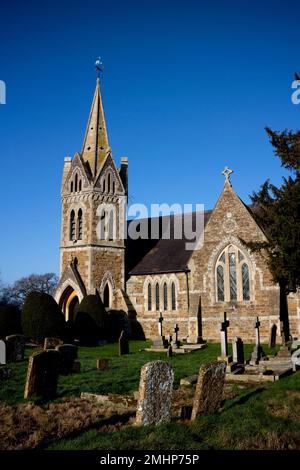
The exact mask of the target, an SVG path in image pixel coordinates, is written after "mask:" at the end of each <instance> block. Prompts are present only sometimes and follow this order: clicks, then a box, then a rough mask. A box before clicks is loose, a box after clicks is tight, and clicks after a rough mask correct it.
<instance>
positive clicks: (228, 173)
mask: <svg viewBox="0 0 300 470" xmlns="http://www.w3.org/2000/svg"><path fill="white" fill-rule="evenodd" d="M231 173H233V170H230V168H228V166H225V168H224V170H223V171H222V175H224V176H225V178H226V180H225V181H226V182H227V181H228V183H229V184H230V175H231Z"/></svg>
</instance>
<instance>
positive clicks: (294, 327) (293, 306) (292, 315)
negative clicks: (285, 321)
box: [288, 289, 300, 339]
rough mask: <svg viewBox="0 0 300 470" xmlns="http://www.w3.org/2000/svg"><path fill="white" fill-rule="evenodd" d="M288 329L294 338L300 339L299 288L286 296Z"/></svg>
mask: <svg viewBox="0 0 300 470" xmlns="http://www.w3.org/2000/svg"><path fill="white" fill-rule="evenodd" d="M288 309H289V322H290V331H291V334H292V336H293V337H294V338H298V339H300V290H299V289H298V291H297V292H295V293H292V294H289V296H288Z"/></svg>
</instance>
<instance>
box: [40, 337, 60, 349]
mask: <svg viewBox="0 0 300 470" xmlns="http://www.w3.org/2000/svg"><path fill="white" fill-rule="evenodd" d="M62 344H63V341H62V340H61V339H59V338H45V339H44V349H55V348H56V346H60V345H62Z"/></svg>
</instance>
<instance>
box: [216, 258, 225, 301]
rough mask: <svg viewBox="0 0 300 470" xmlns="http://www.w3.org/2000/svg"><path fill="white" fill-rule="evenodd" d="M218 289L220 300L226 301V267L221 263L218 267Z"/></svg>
mask: <svg viewBox="0 0 300 470" xmlns="http://www.w3.org/2000/svg"><path fill="white" fill-rule="evenodd" d="M217 290H218V300H219V301H224V298H225V296H224V268H223V266H222V265H221V264H219V266H218V267H217Z"/></svg>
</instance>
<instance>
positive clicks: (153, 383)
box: [136, 361, 174, 426]
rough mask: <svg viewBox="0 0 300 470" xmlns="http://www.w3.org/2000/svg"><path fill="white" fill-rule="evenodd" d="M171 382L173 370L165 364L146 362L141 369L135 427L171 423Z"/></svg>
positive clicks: (161, 362)
mask: <svg viewBox="0 0 300 470" xmlns="http://www.w3.org/2000/svg"><path fill="white" fill-rule="evenodd" d="M173 381H174V372H173V369H172V367H171V366H170V365H169V364H167V363H166V362H163V361H153V362H148V363H147V364H145V365H144V366H143V367H142V370H141V379H140V387H139V401H138V405H137V413H136V424H137V425H139V426H147V425H151V424H161V423H168V422H170V421H171V404H172V392H173Z"/></svg>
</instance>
